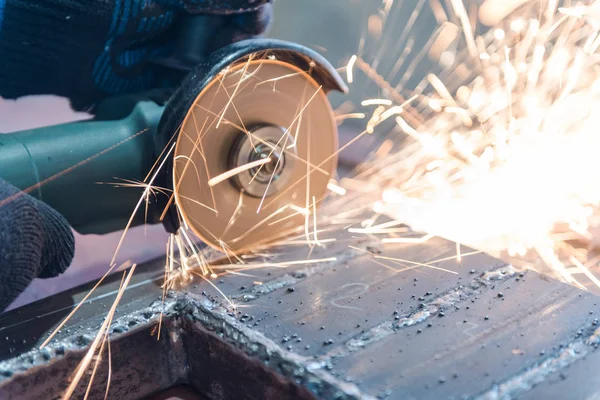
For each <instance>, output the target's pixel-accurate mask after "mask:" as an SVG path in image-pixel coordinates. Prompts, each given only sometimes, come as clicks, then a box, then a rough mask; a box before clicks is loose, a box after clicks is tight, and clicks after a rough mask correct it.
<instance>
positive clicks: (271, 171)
mask: <svg viewBox="0 0 600 400" xmlns="http://www.w3.org/2000/svg"><path fill="white" fill-rule="evenodd" d="M290 153H292V154H293V155H296V148H295V146H294V138H293V137H292V136H291V135H290V134H289V133H286V130H285V129H283V128H282V127H280V126H274V125H261V126H258V127H255V128H253V129H250V130H248V133H244V132H240V134H239V135H238V137H237V138H236V139H235V141H234V143H233V146H232V148H231V154H230V158H229V166H230V168H237V167H242V166H244V165H247V164H249V163H252V162H256V161H259V160H265V159H267V158H269V159H270V161H269V162H267V163H265V164H262V165H259V166H255V167H253V168H250V169H248V170H246V171H244V172H241V173H239V174H237V175H236V176H234V177H233V178H232V182H233V184H234V185H235V186H236V187H237V188H238V189H240V190H243V191H244V192H246V193H247V194H248V195H250V196H253V197H263V196H272V195H273V194H275V193H277V192H279V191H280V190H281V189H282V188H283V187H284V186H285V185H286V184H287V183H288V182H289V180H290V178H291V175H292V173H293V167H294V157H293V156H290Z"/></svg>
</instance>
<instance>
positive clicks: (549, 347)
mask: <svg viewBox="0 0 600 400" xmlns="http://www.w3.org/2000/svg"><path fill="white" fill-rule="evenodd" d="M331 237H335V238H336V239H338V240H337V241H336V242H334V243H332V244H331V246H329V247H328V248H324V249H317V250H315V251H314V252H313V254H312V255H311V258H313V259H315V258H326V257H337V261H331V262H324V263H319V264H314V265H313V264H311V265H297V266H295V267H289V268H287V269H264V270H256V271H254V272H253V274H254V275H255V276H254V277H241V276H228V277H226V278H225V279H223V280H222V282H220V283H218V286H219V288H220V289H221V290H223V291H224V292H225V293H226V294H227V295H228V296H230V298H231V299H232V300H233V301H235V302H236V303H237V304H238V305H239V306H240V308H239V312H238V313H237V314H235V315H233V316H231V315H230V316H227V313H226V311H224V310H221V311H218V310H217V309H215V310H217V311H214V312H216V313H221V314H223V316H224V318H229V320H228V321H229V322H227V323H228V324H231V326H238V325H240V326H242V328H240V329H242V331H244V330H245V331H244V332H246V335H255V337H256V338H257V339H256V340H257V341H258V342H259V343H260V342H264V343H269V344H270V345H273V349H276V350H271V352H273V351H277V352H280V353H281V354H282V357H287V359H291V360H294V362H295V363H298V365H300V366H302V368H303V370H305V371H319V373H323V374H326V375H327V376H330V377H331V379H333V380H334V382H337V383H339V384H340V385H342V384H347V385H350V386H351V387H353V388H355V389H356V390H357V392H356V393H358V396H355V397H347V398H357V397H362V398H373V397H379V398H390V399H442V398H444V399H445V398H447V399H461V398H476V397H478V396H482V398H489V399H494V398H519V396H521V397H522V398H532V399H533V398H574V399H579V398H581V399H584V398H589V396H591V395H592V394H593V393H595V392H596V391H599V390H600V380H598V379H596V378H594V377H593V375H594V374H593V371H594V370H595V369H596V368H597V367H598V365H599V364H598V362H599V361H600V359H599V358H598V355H597V353H596V352H595V351H594V350H595V347H596V345H597V344H598V343H599V342H600V341H599V339H598V338H597V336H596V335H597V334H596V332H595V329H596V325H595V324H597V323H598V322H597V320H595V319H596V314H597V313H599V312H600V310H598V307H597V301H598V299H597V297H596V296H594V295H591V294H588V293H584V292H581V291H579V290H578V289H575V288H572V287H570V286H567V285H564V284H561V283H559V282H556V281H554V280H551V279H548V278H546V277H544V276H540V275H538V274H536V273H533V272H527V273H525V274H520V273H519V272H517V271H515V270H514V269H512V268H511V267H510V266H507V265H505V264H504V263H503V262H500V261H498V260H496V259H493V258H491V257H487V256H484V255H481V254H479V255H473V256H468V257H465V258H464V259H463V261H462V262H461V263H460V264H459V263H457V262H456V261H455V260H452V259H449V260H447V261H443V262H439V263H436V264H434V265H435V266H436V267H439V268H443V269H445V270H448V271H454V272H456V274H452V273H449V272H445V271H441V270H437V269H432V268H427V267H418V268H413V269H409V270H404V271H394V270H392V269H390V268H389V267H390V266H388V267H385V266H382V265H380V264H377V263H375V262H374V260H373V258H372V256H370V255H365V254H364V253H362V252H360V251H357V250H353V249H349V248H348V247H347V246H348V244H352V245H353V246H357V247H359V248H367V247H368V248H369V250H370V251H381V252H382V253H381V254H383V255H385V256H389V257H395V258H402V259H408V260H412V261H417V262H421V263H428V262H431V261H435V260H438V259H443V258H445V257H447V256H451V255H453V253H454V251H455V248H454V245H453V244H452V243H448V242H446V241H443V240H435V241H430V242H428V243H426V244H421V245H394V246H393V247H392V246H387V245H386V247H383V248H379V249H378V248H377V247H376V244H373V243H369V242H368V241H366V240H365V239H364V238H353V237H352V236H351V235H350V234H348V233H345V234H344V233H337V234H333V235H332V236H331ZM325 238H327V236H324V237H323V239H325ZM288 250H289V251H286V256H285V259H287V260H288V261H289V260H295V259H302V258H306V255H307V254H306V251H307V250H306V249H305V248H303V247H300V246H299V247H298V248H294V247H292V248H290V249H288ZM285 259H279V260H278V261H285ZM161 268H162V260H157V261H156V262H153V263H149V264H147V265H144V266H142V267H141V269H140V271H139V272H138V274H137V276H136V278H135V280H134V282H133V286H132V287H131V288H130V289H129V290H128V291H127V293H126V296H125V298H124V300H123V303H122V305H121V306H120V307H119V316H126V315H128V314H132V313H133V312H134V311H139V310H144V307H148V306H150V305H151V304H154V307H156V304H157V301H158V299H159V296H160V288H159V287H158V284H159V283H160V282H159V279H160V272H161ZM255 281H262V284H255V283H254V282H255ZM117 284H118V282H116V281H114V282H112V283H109V284H107V285H106V286H103V287H101V288H100V289H99V291H98V293H97V295H96V296H94V300H93V301H92V302H91V304H86V305H85V306H84V307H83V308H82V310H81V311H80V312H79V313H78V314H77V315H76V316H75V319H74V320H73V321H71V322H70V323H69V324H68V326H67V327H66V328H64V329H63V330H62V331H61V334H60V335H59V337H58V339H57V341H58V342H60V341H61V340H62V341H67V339H68V338H70V337H73V335H83V336H84V337H88V338H89V337H91V335H93V333H94V330H95V329H97V327H98V326H99V325H100V323H101V321H102V317H103V314H104V312H105V311H106V307H109V306H110V304H111V302H112V299H113V298H114V290H115V289H116V285H117ZM185 293H187V295H188V296H192V297H196V298H202V299H204V300H203V301H206V302H209V303H211V304H218V303H224V302H223V300H222V299H221V298H219V296H218V295H217V294H216V293H215V292H214V291H211V289H210V287H209V286H208V285H206V284H202V283H194V284H192V285H191V286H190V287H188V288H187V289H186V291H185ZM84 294H85V290H84V289H81V290H78V291H75V292H73V293H66V294H64V295H62V296H58V298H55V299H54V300H53V301H52V302H46V303H44V302H41V303H34V304H33V305H31V306H27V307H24V308H22V309H18V310H15V311H13V312H11V313H8V314H6V315H4V316H2V318H1V319H0V338H2V339H3V341H4V343H3V345H2V346H0V360H2V361H0V373H1V374H3V375H2V377H3V379H4V383H5V382H7V381H10V379H9V376H8V375H9V373H10V371H7V370H6V367H7V366H9V365H13V366H14V365H15V364H14V362H15V360H17V361H20V362H21V365H22V366H23V365H25V364H27V357H31V352H30V353H26V352H27V351H29V350H31V349H33V348H35V345H36V344H39V343H40V342H41V340H42V339H43V338H45V337H46V336H47V334H48V332H49V331H50V330H51V329H52V328H53V327H54V326H55V325H56V324H57V323H58V321H59V318H60V317H63V316H64V315H65V314H66V312H68V311H69V310H70V307H71V304H73V303H74V302H75V301H77V300H78V299H81V298H82V296H83V295H84ZM179 295H181V294H179ZM61 298H62V300H61ZM58 300H61V301H58ZM58 303H63V304H64V307H63V309H59V310H54V311H53V310H52V308H53V307H55V304H58ZM154 312H156V308H154ZM206 312H208V311H206ZM211 312H212V311H211ZM148 317H149V318H150V317H151V316H150V315H149V316H148ZM152 317H154V318H155V317H156V314H153V315H152ZM140 318H141V320H140V322H139V323H140V324H141V325H143V324H144V321H143V318H142V317H140ZM207 329H208V327H207ZM117 333H118V331H117ZM233 343H235V342H233ZM24 352H25V353H24ZM67 353H68V351H67ZM21 354H27V357H24V356H21ZM295 355H296V356H295ZM54 357H56V358H60V357H61V356H60V355H55V356H54ZM255 357H256V356H255ZM258 360H259V361H261V362H264V363H265V364H266V365H269V362H268V360H267V359H261V357H258ZM11 363H13V364H11ZM132 364H133V361H132ZM31 366H33V365H31ZM270 367H271V368H276V366H275V365H270ZM17 375H19V372H17ZM298 379H299V378H298ZM2 384H3V383H2V382H0V388H1V387H2Z"/></svg>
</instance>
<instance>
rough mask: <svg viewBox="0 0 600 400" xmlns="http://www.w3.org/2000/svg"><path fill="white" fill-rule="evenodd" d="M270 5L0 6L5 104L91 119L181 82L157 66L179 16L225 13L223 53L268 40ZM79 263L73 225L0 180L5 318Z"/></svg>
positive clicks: (195, 1) (223, 0) (51, 1)
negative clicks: (45, 105)
mask: <svg viewBox="0 0 600 400" xmlns="http://www.w3.org/2000/svg"><path fill="white" fill-rule="evenodd" d="M271 2H272V0H0V97H4V98H18V97H21V96H25V95H35V94H54V95H59V96H63V97H67V98H69V99H70V100H71V105H72V106H73V108H74V109H76V110H88V111H89V110H92V109H93V106H94V104H96V103H97V102H98V101H100V100H102V99H103V98H106V97H109V96H114V95H118V94H125V93H135V92H139V91H144V90H149V89H156V88H169V87H173V86H175V85H176V84H177V81H178V79H179V77H178V76H177V75H173V74H171V73H169V71H168V70H167V69H165V68H164V67H162V66H161V65H160V64H159V63H157V61H158V60H160V59H163V58H164V57H167V56H168V55H170V54H172V51H173V49H174V48H175V46H177V40H179V39H180V38H179V37H178V36H177V32H176V30H177V27H178V23H179V22H180V21H181V18H183V17H185V16H189V15H190V14H218V15H220V17H219V18H218V19H217V25H215V26H214V30H213V31H212V32H211V35H212V36H211V38H210V42H211V43H213V44H214V46H217V47H218V46H222V45H224V44H227V43H231V42H235V41H238V40H242V39H246V38H249V37H253V36H257V35H260V34H261V33H263V32H264V31H265V30H266V29H267V26H268V24H269V21H270V18H271V12H272V9H271V8H272V7H271V6H272V5H271ZM208 50H210V49H208ZM1 121H2V120H1V118H0V132H1V131H2V125H1ZM0 176H1V174H0ZM73 255H74V238H73V234H72V232H71V229H70V228H69V225H68V223H67V221H66V220H65V219H64V218H63V217H62V216H61V215H60V214H58V212H56V211H55V210H53V209H52V208H50V207H49V206H47V205H46V204H44V203H42V202H40V201H38V200H36V199H34V198H33V197H31V196H29V195H27V194H24V193H22V192H19V191H18V189H17V188H15V187H13V186H12V185H10V184H8V183H7V182H4V181H2V180H0V312H1V311H2V310H4V309H5V308H6V307H7V306H8V305H10V303H11V302H12V301H13V300H14V299H15V298H16V297H17V296H18V295H19V294H20V293H21V292H22V291H23V290H24V289H25V288H26V287H27V286H28V285H29V283H30V282H31V281H32V280H33V279H34V278H36V277H40V278H49V277H54V276H57V275H59V274H61V273H62V272H64V271H65V270H66V268H67V267H68V266H69V264H70V263H71V261H72V258H73Z"/></svg>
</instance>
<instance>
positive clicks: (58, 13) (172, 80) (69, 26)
mask: <svg viewBox="0 0 600 400" xmlns="http://www.w3.org/2000/svg"><path fill="white" fill-rule="evenodd" d="M271 2H272V0H102V1H100V0H0V96H2V97H4V98H17V97H21V96H24V95H32V94H55V95H59V96H63V97H68V98H69V99H71V103H72V106H73V108H75V109H76V110H79V111H81V110H90V107H92V106H93V105H94V103H96V102H97V101H98V100H100V99H102V98H104V97H107V96H113V95H116V94H121V93H132V92H139V91H143V90H146V89H155V88H165V87H166V88H168V87H172V86H174V85H175V84H176V83H177V81H179V80H180V79H181V77H182V76H181V75H175V76H173V75H172V72H173V71H166V70H165V68H164V67H162V66H161V65H159V63H157V62H156V61H158V60H161V59H163V58H165V57H167V56H169V55H170V54H171V53H172V51H173V49H174V48H175V46H177V41H178V40H180V38H179V37H178V36H177V33H178V32H177V28H178V27H179V26H180V25H181V21H182V18H185V17H186V16H189V15H190V14H217V15H220V17H219V18H218V19H217V20H218V25H217V26H214V29H212V30H211V32H210V36H211V37H209V38H207V39H208V41H209V42H214V43H216V42H219V41H220V42H224V43H230V42H234V41H238V40H241V39H245V38H248V37H252V36H257V35H260V34H261V33H263V32H264V31H265V30H266V29H267V26H268V24H269V21H270V19H271V14H272V4H271ZM190 39H193V38H190ZM224 43H221V45H222V44H224ZM0 130H1V127H0Z"/></svg>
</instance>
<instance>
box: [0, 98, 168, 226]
mask: <svg viewBox="0 0 600 400" xmlns="http://www.w3.org/2000/svg"><path fill="white" fill-rule="evenodd" d="M162 111H163V107H162V106H159V105H157V104H156V103H153V102H150V101H148V102H141V103H139V104H138V105H137V106H136V107H135V108H134V109H133V111H132V112H131V113H130V114H129V115H128V116H127V117H125V118H123V119H120V120H112V121H97V120H92V121H83V122H75V123H68V124H62V125H55V126H50V127H44V128H39V129H33V130H28V131H21V132H17V133H12V134H3V135H2V134H0V178H1V179H4V180H5V181H7V182H9V183H11V184H13V185H14V186H16V187H18V188H19V189H21V190H24V191H26V192H27V193H29V194H30V195H32V196H34V197H37V198H38V199H40V200H42V201H44V202H45V203H47V204H48V205H50V206H51V207H53V208H55V209H56V210H57V211H58V212H60V213H61V214H62V215H64V216H65V217H66V219H67V220H68V221H69V223H70V224H71V226H72V227H73V228H74V229H75V230H76V231H78V232H80V233H84V234H87V233H94V234H103V233H108V232H112V231H116V230H120V229H123V228H124V227H125V226H126V224H127V221H128V220H129V218H130V216H131V213H132V212H133V210H134V207H135V205H136V204H137V202H138V200H139V199H140V196H141V195H142V192H143V189H142V188H138V187H135V188H131V187H116V186H115V185H114V183H118V182H121V183H125V182H124V181H123V179H125V180H129V181H136V182H141V181H143V180H144V178H145V176H146V174H148V172H149V171H150V169H151V168H152V166H153V164H154V161H155V160H156V155H155V153H156V152H155V147H154V136H155V133H156V128H157V125H158V122H159V120H160V117H161V115H162ZM140 132H142V133H140ZM141 208H142V210H140V212H138V213H137V215H136V217H135V218H134V221H133V224H132V225H134V226H135V225H139V224H141V223H144V222H145V212H144V211H145V207H141ZM148 222H149V223H156V222H158V221H157V218H156V216H155V215H154V213H152V212H149V213H148Z"/></svg>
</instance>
